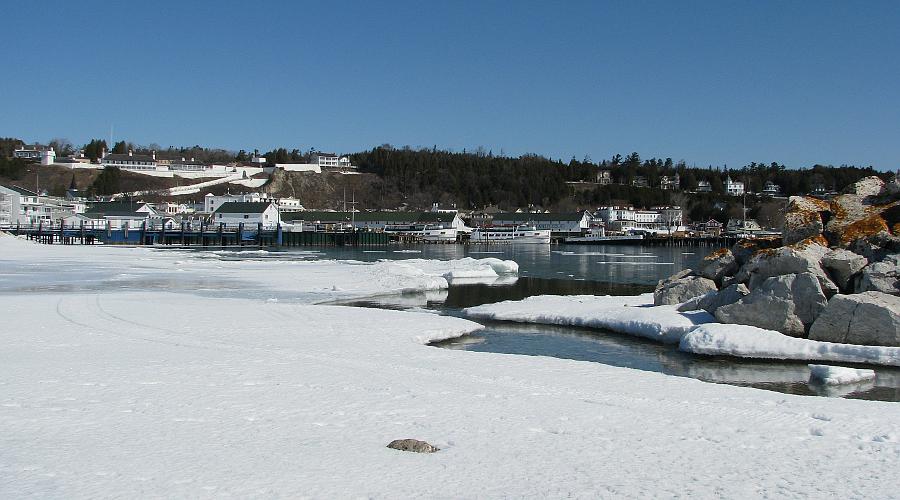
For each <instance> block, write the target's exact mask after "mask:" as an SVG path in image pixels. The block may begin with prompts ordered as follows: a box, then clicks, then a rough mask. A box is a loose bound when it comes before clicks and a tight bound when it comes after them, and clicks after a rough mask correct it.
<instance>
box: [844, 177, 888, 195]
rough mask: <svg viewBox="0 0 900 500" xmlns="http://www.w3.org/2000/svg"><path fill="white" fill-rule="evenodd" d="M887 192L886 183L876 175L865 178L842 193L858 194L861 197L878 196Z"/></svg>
mask: <svg viewBox="0 0 900 500" xmlns="http://www.w3.org/2000/svg"><path fill="white" fill-rule="evenodd" d="M884 191H885V189H884V181H883V180H881V179H880V178H879V177H876V176H874V175H872V176H869V177H864V178H862V179H860V180H858V181H856V182H854V183H853V184H850V185H849V186H847V187H846V188H844V190H843V191H842V192H843V193H844V194H856V195H860V196H878V195H880V194H882V193H883V192H884Z"/></svg>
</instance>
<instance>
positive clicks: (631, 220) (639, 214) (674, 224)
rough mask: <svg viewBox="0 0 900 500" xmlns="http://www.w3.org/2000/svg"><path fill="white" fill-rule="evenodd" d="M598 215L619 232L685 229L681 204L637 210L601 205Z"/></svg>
mask: <svg viewBox="0 0 900 500" xmlns="http://www.w3.org/2000/svg"><path fill="white" fill-rule="evenodd" d="M597 217H598V218H600V219H602V220H603V222H604V224H605V226H606V228H607V229H609V230H610V231H619V232H624V233H627V232H654V233H661V232H662V233H672V232H678V231H684V230H685V229H684V226H683V225H682V223H683V222H682V221H683V212H682V209H681V207H679V206H666V207H653V208H652V209H650V210H635V209H634V207H631V206H608V207H600V209H599V210H598V211H597Z"/></svg>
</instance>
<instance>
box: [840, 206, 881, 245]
mask: <svg viewBox="0 0 900 500" xmlns="http://www.w3.org/2000/svg"><path fill="white" fill-rule="evenodd" d="M887 230H888V225H887V223H886V222H885V221H884V219H882V218H881V215H879V214H874V215H870V216H868V217H866V218H864V219H860V220H858V221H854V222H851V223H850V224H848V225H847V226H846V227H844V228H843V230H842V231H841V234H840V238H841V241H840V243H841V246H846V245H849V244H851V243H853V242H854V241H856V240H858V239H860V238H868V237H869V236H874V235H876V234H878V233H880V232H882V231H887Z"/></svg>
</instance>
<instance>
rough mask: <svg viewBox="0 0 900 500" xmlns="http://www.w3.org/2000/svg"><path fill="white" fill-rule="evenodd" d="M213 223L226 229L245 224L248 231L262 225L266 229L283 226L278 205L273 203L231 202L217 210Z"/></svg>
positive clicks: (213, 216) (213, 215)
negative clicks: (222, 225)
mask: <svg viewBox="0 0 900 500" xmlns="http://www.w3.org/2000/svg"><path fill="white" fill-rule="evenodd" d="M211 222H212V223H213V224H215V225H219V224H224V225H225V226H226V227H238V226H240V225H241V224H243V225H244V227H245V228H247V229H248V230H249V229H252V228H255V227H257V226H258V225H259V224H262V227H263V228H264V229H272V228H275V227H277V226H278V225H279V224H281V217H280V214H279V213H278V207H277V205H275V203H274V202H272V201H255V202H241V201H229V202H227V203H223V204H222V205H221V206H220V207H218V208H217V209H216V211H215V212H214V213H213V214H212V220H211Z"/></svg>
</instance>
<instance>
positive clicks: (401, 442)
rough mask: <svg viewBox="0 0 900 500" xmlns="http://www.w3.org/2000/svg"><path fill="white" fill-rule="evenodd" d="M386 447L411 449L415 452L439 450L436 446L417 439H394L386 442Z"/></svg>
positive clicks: (402, 449)
mask: <svg viewBox="0 0 900 500" xmlns="http://www.w3.org/2000/svg"><path fill="white" fill-rule="evenodd" d="M387 447H388V448H392V449H394V450H400V451H412V452H415V453H434V452H436V451H441V449H440V448H438V447H437V446H434V445H431V444H428V443H426V442H425V441H419V440H418V439H395V440H393V441H391V442H390V443H388V445H387Z"/></svg>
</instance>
